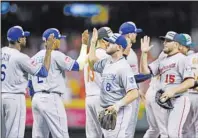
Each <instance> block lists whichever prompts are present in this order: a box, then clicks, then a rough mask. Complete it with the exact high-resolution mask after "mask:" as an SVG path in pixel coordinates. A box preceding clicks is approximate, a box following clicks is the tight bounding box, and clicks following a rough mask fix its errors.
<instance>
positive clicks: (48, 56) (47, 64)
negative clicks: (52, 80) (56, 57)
mask: <svg viewBox="0 0 198 138" xmlns="http://www.w3.org/2000/svg"><path fill="white" fill-rule="evenodd" d="M51 53H52V49H46V53H45V59H44V66H45V68H46V69H47V71H49V68H50V63H51Z"/></svg>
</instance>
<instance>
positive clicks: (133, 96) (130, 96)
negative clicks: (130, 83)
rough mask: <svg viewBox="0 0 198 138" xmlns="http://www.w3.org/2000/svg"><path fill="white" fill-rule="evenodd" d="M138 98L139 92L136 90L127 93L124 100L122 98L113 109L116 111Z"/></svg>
mask: <svg viewBox="0 0 198 138" xmlns="http://www.w3.org/2000/svg"><path fill="white" fill-rule="evenodd" d="M138 96H139V92H138V90H137V89H133V90H130V91H129V92H127V94H126V95H125V97H124V98H122V99H121V100H120V101H118V102H117V103H116V104H115V107H116V108H117V110H118V109H119V108H120V107H122V106H125V105H128V104H130V103H131V102H133V101H134V100H135V99H137V98H138Z"/></svg>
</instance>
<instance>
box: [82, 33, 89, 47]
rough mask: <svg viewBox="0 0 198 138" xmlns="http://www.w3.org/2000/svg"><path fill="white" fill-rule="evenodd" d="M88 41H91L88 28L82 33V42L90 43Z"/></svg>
mask: <svg viewBox="0 0 198 138" xmlns="http://www.w3.org/2000/svg"><path fill="white" fill-rule="evenodd" d="M88 43H89V32H88V30H85V31H84V32H83V33H82V44H85V45H88Z"/></svg>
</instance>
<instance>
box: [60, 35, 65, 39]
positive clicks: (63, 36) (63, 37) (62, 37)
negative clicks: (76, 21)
mask: <svg viewBox="0 0 198 138" xmlns="http://www.w3.org/2000/svg"><path fill="white" fill-rule="evenodd" d="M66 37H67V36H66V35H61V36H60V37H58V39H65V38H66Z"/></svg>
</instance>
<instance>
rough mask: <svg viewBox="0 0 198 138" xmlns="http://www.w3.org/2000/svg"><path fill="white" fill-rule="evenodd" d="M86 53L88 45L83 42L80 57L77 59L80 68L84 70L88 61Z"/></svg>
mask: <svg viewBox="0 0 198 138" xmlns="http://www.w3.org/2000/svg"><path fill="white" fill-rule="evenodd" d="M86 55H87V45H85V44H82V46H81V50H80V54H79V57H78V59H77V60H76V61H77V62H78V64H79V70H82V69H83V68H84V66H85V63H86Z"/></svg>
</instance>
